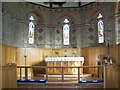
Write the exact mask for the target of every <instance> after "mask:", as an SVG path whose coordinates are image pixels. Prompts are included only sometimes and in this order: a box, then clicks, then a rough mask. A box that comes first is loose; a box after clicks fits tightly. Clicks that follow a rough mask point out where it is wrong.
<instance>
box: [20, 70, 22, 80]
mask: <svg viewBox="0 0 120 90" xmlns="http://www.w3.org/2000/svg"><path fill="white" fill-rule="evenodd" d="M21 79H22V68H20V80H21Z"/></svg>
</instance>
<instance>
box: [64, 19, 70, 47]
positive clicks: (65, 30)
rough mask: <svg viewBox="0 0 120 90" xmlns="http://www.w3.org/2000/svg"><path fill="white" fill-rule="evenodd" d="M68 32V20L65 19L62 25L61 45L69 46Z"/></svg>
mask: <svg viewBox="0 0 120 90" xmlns="http://www.w3.org/2000/svg"><path fill="white" fill-rule="evenodd" d="M69 31H70V26H69V20H68V19H67V18H65V20H64V25H63V45H69V44H70V36H69V33H70V32H69Z"/></svg>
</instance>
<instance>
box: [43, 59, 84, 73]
mask: <svg viewBox="0 0 120 90" xmlns="http://www.w3.org/2000/svg"><path fill="white" fill-rule="evenodd" d="M45 62H46V65H47V66H48V67H49V66H51V67H53V68H48V74H61V73H62V69H61V68H59V67H61V66H62V67H65V68H64V74H78V68H74V67H76V66H83V64H84V57H47V58H45ZM66 67H67V68H66ZM80 74H83V68H80Z"/></svg>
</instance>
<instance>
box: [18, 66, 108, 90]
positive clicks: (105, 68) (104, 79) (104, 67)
mask: <svg viewBox="0 0 120 90" xmlns="http://www.w3.org/2000/svg"><path fill="white" fill-rule="evenodd" d="M17 68H19V69H20V79H22V68H24V69H25V79H28V69H29V68H31V69H32V68H44V69H46V80H48V75H49V74H48V71H47V70H48V68H61V69H62V80H64V68H78V81H80V68H94V69H95V68H103V73H104V75H103V76H104V78H103V81H104V85H103V86H104V88H106V80H107V65H99V66H56V67H55V66H54V67H53V66H17Z"/></svg>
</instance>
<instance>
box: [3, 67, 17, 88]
mask: <svg viewBox="0 0 120 90" xmlns="http://www.w3.org/2000/svg"><path fill="white" fill-rule="evenodd" d="M2 88H17V79H16V65H6V66H3V67H2Z"/></svg>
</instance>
